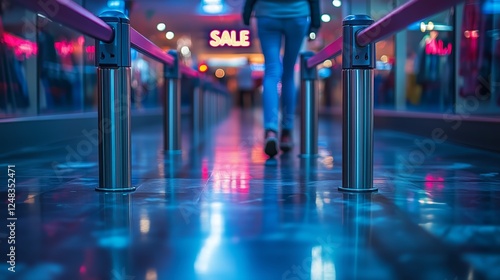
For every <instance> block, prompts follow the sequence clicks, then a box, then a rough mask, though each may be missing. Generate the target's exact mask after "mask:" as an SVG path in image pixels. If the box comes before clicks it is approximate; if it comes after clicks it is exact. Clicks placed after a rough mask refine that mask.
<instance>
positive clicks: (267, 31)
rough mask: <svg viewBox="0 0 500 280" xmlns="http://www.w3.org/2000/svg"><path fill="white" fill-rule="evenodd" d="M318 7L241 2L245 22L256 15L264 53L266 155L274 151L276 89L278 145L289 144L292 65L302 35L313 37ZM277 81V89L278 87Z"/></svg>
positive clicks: (307, 2)
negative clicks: (280, 117) (280, 116)
mask: <svg viewBox="0 0 500 280" xmlns="http://www.w3.org/2000/svg"><path fill="white" fill-rule="evenodd" d="M319 10H320V8H319V1H318V0H246V1H245V5H244V6H243V12H242V18H243V23H244V24H245V25H247V26H249V25H250V18H251V15H252V12H253V13H254V16H255V18H256V19H257V36H258V37H259V40H260V46H261V49H262V54H263V55H264V66H265V69H264V80H263V101H262V102H263V108H264V110H263V111H264V130H265V135H264V137H265V143H264V152H265V153H266V154H267V155H268V156H269V157H274V156H275V155H277V154H278V131H279V128H280V127H279V119H278V118H279V101H280V93H279V92H280V91H281V109H282V120H281V135H280V141H279V147H280V149H281V150H282V151H283V152H288V151H290V150H291V149H292V148H293V139H292V135H293V127H294V117H295V107H296V103H297V101H296V96H297V90H296V86H295V80H294V68H295V63H296V61H297V57H298V54H299V51H300V48H301V46H302V43H303V39H304V37H305V36H306V35H307V34H309V38H310V39H314V38H315V37H316V32H317V30H318V29H319V28H320V24H321V23H320V11H319ZM282 42H283V43H284V50H283V55H281V47H282ZM280 81H281V90H279V89H278V87H279V84H280V83H279V82H280Z"/></svg>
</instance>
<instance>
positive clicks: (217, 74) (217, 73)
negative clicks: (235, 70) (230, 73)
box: [215, 68, 226, 79]
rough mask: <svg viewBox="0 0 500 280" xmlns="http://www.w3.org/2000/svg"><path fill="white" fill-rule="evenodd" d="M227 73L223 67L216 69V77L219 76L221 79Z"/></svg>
mask: <svg viewBox="0 0 500 280" xmlns="http://www.w3.org/2000/svg"><path fill="white" fill-rule="evenodd" d="M225 75H226V73H225V72H224V70H223V69H220V68H219V69H217V70H215V77H217V78H219V79H221V78H223V77H224V76H225Z"/></svg>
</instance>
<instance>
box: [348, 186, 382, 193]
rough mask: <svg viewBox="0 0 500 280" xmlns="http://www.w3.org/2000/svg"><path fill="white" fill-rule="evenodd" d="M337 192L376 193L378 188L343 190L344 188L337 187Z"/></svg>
mask: <svg viewBox="0 0 500 280" xmlns="http://www.w3.org/2000/svg"><path fill="white" fill-rule="evenodd" d="M338 189H339V191H341V192H357V193H360V192H376V191H378V188H370V189H355V188H344V187H339V188H338Z"/></svg>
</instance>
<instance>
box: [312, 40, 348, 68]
mask: <svg viewBox="0 0 500 280" xmlns="http://www.w3.org/2000/svg"><path fill="white" fill-rule="evenodd" d="M340 53H342V36H341V37H339V38H337V40H335V41H333V42H331V43H330V44H328V46H326V47H324V48H323V49H322V50H320V51H319V52H318V53H316V54H315V55H313V56H312V57H310V58H309V59H308V60H307V67H309V68H312V67H315V66H316V65H318V64H320V63H322V62H323V61H325V60H327V59H328V58H330V57H333V56H336V55H339V54H340Z"/></svg>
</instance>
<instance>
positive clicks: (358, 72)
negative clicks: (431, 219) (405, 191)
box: [300, 0, 463, 192]
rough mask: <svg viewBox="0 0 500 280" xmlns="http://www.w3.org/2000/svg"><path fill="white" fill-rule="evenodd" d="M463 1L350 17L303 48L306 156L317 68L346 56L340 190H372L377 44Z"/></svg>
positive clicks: (312, 140) (312, 147)
mask: <svg viewBox="0 0 500 280" xmlns="http://www.w3.org/2000/svg"><path fill="white" fill-rule="evenodd" d="M462 1H463V0H440V1H435V0H412V1H409V2H407V3H405V4H403V5H401V6H400V7H398V8H396V9H394V10H393V11H392V12H390V13H389V14H387V15H386V16H384V17H382V18H381V19H380V20H378V21H376V22H374V21H373V20H372V19H371V18H370V17H369V16H368V15H349V16H347V17H345V18H344V20H343V23H342V25H343V28H342V36H341V37H340V38H338V39H336V40H334V41H333V42H332V43H330V44H328V45H327V46H326V47H324V48H323V49H322V50H320V51H319V52H317V53H316V54H312V53H310V52H304V53H302V54H301V57H300V71H301V75H300V76H301V92H300V96H301V106H302V108H301V109H302V110H301V150H300V152H301V154H300V155H301V156H303V157H314V156H317V153H318V143H317V139H318V122H317V120H318V110H317V108H318V104H317V102H318V98H317V92H316V89H315V85H314V84H315V80H316V79H317V77H316V66H317V65H319V64H320V63H322V62H323V61H325V60H327V59H330V58H332V57H335V56H337V55H339V54H342V110H343V113H342V185H341V186H340V187H339V188H338V189H339V190H340V191H348V192H373V191H377V188H376V187H374V185H373V96H374V87H373V84H374V73H373V71H374V68H375V43H376V42H378V41H380V40H381V39H383V38H386V37H388V36H390V35H393V34H394V33H396V32H398V31H400V30H402V29H405V28H406V27H407V26H408V25H410V24H412V23H414V22H417V21H419V20H422V19H424V18H426V17H429V16H432V15H434V14H436V13H439V12H441V11H443V10H445V9H449V8H451V7H453V6H455V5H457V4H460V3H461V2H462Z"/></svg>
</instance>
